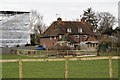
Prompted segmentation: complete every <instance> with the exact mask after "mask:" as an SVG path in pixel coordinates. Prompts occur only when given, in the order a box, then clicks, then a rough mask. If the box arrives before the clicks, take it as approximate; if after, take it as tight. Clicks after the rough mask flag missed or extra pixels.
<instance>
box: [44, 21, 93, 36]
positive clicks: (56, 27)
mask: <svg viewBox="0 0 120 80" xmlns="http://www.w3.org/2000/svg"><path fill="white" fill-rule="evenodd" d="M81 28H82V33H80V32H78V29H81ZM67 29H71V32H69V34H89V35H93V32H92V30H91V29H92V26H91V25H90V24H89V23H86V22H82V21H81V22H79V21H54V22H53V23H52V24H51V25H50V26H49V28H48V29H47V30H46V31H45V32H44V35H49V36H57V35H58V34H67V33H68V32H67Z"/></svg>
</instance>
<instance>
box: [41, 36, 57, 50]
mask: <svg viewBox="0 0 120 80" xmlns="http://www.w3.org/2000/svg"><path fill="white" fill-rule="evenodd" d="M57 41H58V39H53V38H52V39H50V38H41V39H40V43H41V45H43V46H44V47H45V48H47V49H50V48H52V47H53V46H54V45H55V43H56V42H57Z"/></svg>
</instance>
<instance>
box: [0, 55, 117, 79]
mask: <svg viewBox="0 0 120 80" xmlns="http://www.w3.org/2000/svg"><path fill="white" fill-rule="evenodd" d="M2 58H3V59H8V58H9V59H22V58H23V59H25V58H32V57H24V56H18V55H3V57H2ZM112 64H113V66H112V67H113V78H118V60H112ZM68 71H69V72H68V77H69V78H109V61H108V60H87V61H81V60H79V61H68ZM2 77H3V78H19V64H18V63H17V62H15V63H3V64H2ZM23 78H65V62H64V61H55V62H48V61H46V62H23Z"/></svg>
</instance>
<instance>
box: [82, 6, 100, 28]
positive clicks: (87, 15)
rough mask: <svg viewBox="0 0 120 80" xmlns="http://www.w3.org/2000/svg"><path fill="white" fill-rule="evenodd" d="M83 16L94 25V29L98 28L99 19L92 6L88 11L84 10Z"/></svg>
mask: <svg viewBox="0 0 120 80" xmlns="http://www.w3.org/2000/svg"><path fill="white" fill-rule="evenodd" d="M83 18H84V19H85V21H86V22H88V23H90V24H91V25H92V26H93V28H92V29H96V28H97V23H98V21H97V18H96V15H95V12H94V11H93V10H92V8H88V9H87V10H86V11H84V14H83Z"/></svg>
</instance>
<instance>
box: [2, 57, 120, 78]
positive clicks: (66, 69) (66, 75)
mask: <svg viewBox="0 0 120 80" xmlns="http://www.w3.org/2000/svg"><path fill="white" fill-rule="evenodd" d="M104 59H106V60H109V76H110V80H112V73H113V72H112V59H120V57H119V56H109V57H92V58H61V59H60V58H59V59H57V58H56V59H8V60H0V63H5V62H19V80H22V72H23V71H22V70H23V69H22V62H34V61H35V62H39V61H65V78H66V80H68V71H69V70H68V67H69V66H68V64H69V63H68V62H69V61H75V60H104Z"/></svg>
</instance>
